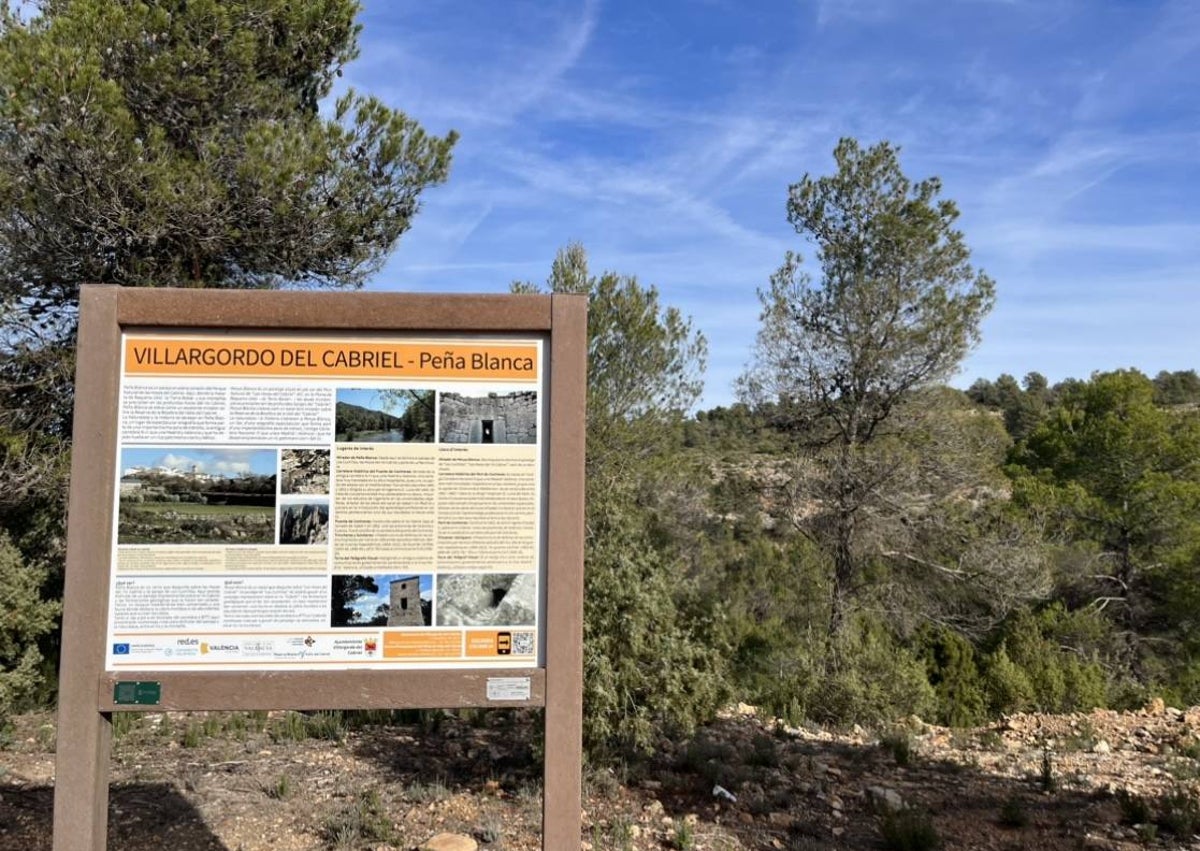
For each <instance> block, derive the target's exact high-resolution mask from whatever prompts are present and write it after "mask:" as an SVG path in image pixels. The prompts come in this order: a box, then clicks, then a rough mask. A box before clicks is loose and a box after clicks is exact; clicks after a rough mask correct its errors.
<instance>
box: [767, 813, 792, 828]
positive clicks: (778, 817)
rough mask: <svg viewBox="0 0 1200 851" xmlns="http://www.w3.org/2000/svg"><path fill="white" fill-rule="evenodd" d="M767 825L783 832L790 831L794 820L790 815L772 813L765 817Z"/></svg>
mask: <svg viewBox="0 0 1200 851" xmlns="http://www.w3.org/2000/svg"><path fill="white" fill-rule="evenodd" d="M767 823H768V824H770V825H771V827H778V828H782V829H783V830H791V828H792V825H794V824H795V823H796V819H795V818H793V817H792V814H791V813H785V812H773V813H770V814H769V815H768V816H767Z"/></svg>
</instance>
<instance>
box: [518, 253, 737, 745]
mask: <svg viewBox="0 0 1200 851" xmlns="http://www.w3.org/2000/svg"><path fill="white" fill-rule="evenodd" d="M513 290H514V291H516V292H540V291H542V290H543V288H542V287H539V286H537V285H535V284H529V283H514V284H513ZM545 290H548V291H550V292H555V293H587V295H588V299H589V307H588V393H587V438H588V442H587V459H586V472H587V533H586V538H585V554H584V559H585V573H584V705H585V713H584V738H585V742H586V745H587V747H588V749H589V751H590V752H591V753H592V754H593V755H603V754H605V753H609V752H611V751H613V750H619V749H624V748H634V749H641V750H644V749H648V748H649V747H650V746H651V744H652V743H653V742H654V741H655V738H656V736H657V735H659V734H660V733H662V732H664V731H668V730H672V729H688V728H690V727H692V726H694V725H695V724H696V723H697V722H699V721H702V720H706V719H707V718H709V717H710V716H711V714H712V713H713V711H714V710H715V709H716V707H717V705H718V703H719V701H720V699H721V698H722V696H723V682H724V680H723V677H722V671H721V666H722V664H723V661H722V657H721V655H720V653H719V652H718V650H719V648H718V647H717V646H716V643H715V641H714V637H713V636H712V635H711V634H708V633H705V632H702V631H701V628H700V625H699V624H697V623H695V622H694V621H693V620H691V619H690V618H688V617H687V612H686V603H687V598H688V594H689V590H690V587H689V583H688V582H687V579H686V576H685V575H684V573H685V572H684V564H683V560H682V558H681V556H680V554H679V552H678V551H677V548H676V547H675V546H674V545H673V542H672V540H671V534H670V530H671V529H672V528H673V527H677V526H678V524H679V523H680V522H681V521H679V520H677V519H675V518H672V517H670V516H664V515H670V514H671V513H672V506H671V505H670V504H669V503H667V502H666V501H665V500H663V499H662V497H661V494H662V493H664V492H666V491H670V490H671V489H672V488H671V486H670V485H669V484H666V483H668V482H674V481H676V480H677V478H676V477H677V476H678V472H679V470H678V465H676V464H675V461H676V460H677V458H678V449H679V446H678V434H679V431H678V429H677V428H676V426H677V425H678V423H679V420H680V419H681V416H682V414H683V413H684V412H685V411H686V410H687V408H688V407H690V406H691V405H692V404H693V403H694V402H695V400H696V398H697V397H698V395H699V393H700V389H701V381H700V373H701V371H702V370H703V365H704V355H705V350H706V347H705V342H704V338H703V337H702V336H701V335H700V334H699V333H697V332H695V331H694V330H693V329H692V327H691V323H690V321H689V320H688V319H686V318H685V317H684V316H683V315H682V314H680V313H679V311H678V310H676V309H675V308H670V307H662V306H660V304H659V300H658V292H657V290H655V289H654V288H653V287H646V286H643V285H642V284H640V283H639V282H638V281H637V280H636V279H635V278H632V277H629V276H625V275H618V274H614V273H611V272H607V273H605V274H603V275H600V276H593V275H591V274H590V273H589V271H588V266H587V255H586V253H585V252H584V249H583V246H581V245H578V244H572V245H569V246H567V247H566V248H564V249H563V250H561V251H559V252H558V255H557V257H556V258H555V260H554V263H553V266H552V267H551V272H550V277H549V279H548V281H547V283H546V286H545Z"/></svg>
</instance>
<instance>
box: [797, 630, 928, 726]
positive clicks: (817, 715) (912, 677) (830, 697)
mask: <svg viewBox="0 0 1200 851" xmlns="http://www.w3.org/2000/svg"><path fill="white" fill-rule="evenodd" d="M832 652H833V654H834V660H833V661H834V665H833V668H832V671H831V672H830V673H829V674H828V675H827V676H825V677H823V678H819V679H814V681H813V688H812V689H811V691H810V692H809V694H808V695H807V699H806V704H807V714H808V715H809V717H811V718H812V719H814V720H816V721H822V722H829V723H836V724H846V723H851V722H856V723H862V724H877V725H878V724H885V723H887V722H890V721H893V720H895V719H896V718H902V717H905V716H908V715H921V716H929V715H930V713H931V712H932V711H933V710H934V707H935V706H936V702H937V699H936V696H935V695H934V691H933V687H932V686H931V685H930V684H929V680H928V679H927V678H926V676H925V665H924V664H923V663H922V662H921V660H920V659H918V658H917V657H916V656H915V655H914V654H913V653H912V652H911V651H910V650H909V649H908V648H906V647H904V646H903V645H902V644H900V643H899V642H898V641H896V639H895V638H893V637H892V636H891V635H890V634H889V632H888V630H887V629H886V628H885V627H884V625H883V624H882V623H879V622H877V621H872V620H870V619H868V618H866V617H860V618H858V619H856V621H855V623H854V624H852V625H851V626H850V628H848V629H847V630H846V635H845V637H843V638H842V639H840V640H839V641H838V642H837V643H836V644H835V645H834V647H833V650H832Z"/></svg>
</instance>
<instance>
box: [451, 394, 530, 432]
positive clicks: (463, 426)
mask: <svg viewBox="0 0 1200 851" xmlns="http://www.w3.org/2000/svg"><path fill="white" fill-rule="evenodd" d="M438 435H439V438H438V439H439V440H440V441H441V442H442V443H537V393H536V392H535V391H532V390H524V391H519V392H516V393H489V394H487V395H486V396H463V395H462V394H460V393H442V394H441V424H440V427H439V429H438Z"/></svg>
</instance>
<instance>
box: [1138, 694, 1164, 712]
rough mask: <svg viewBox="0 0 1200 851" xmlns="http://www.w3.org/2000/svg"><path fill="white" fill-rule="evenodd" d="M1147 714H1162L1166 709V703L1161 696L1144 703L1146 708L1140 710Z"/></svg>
mask: <svg viewBox="0 0 1200 851" xmlns="http://www.w3.org/2000/svg"><path fill="white" fill-rule="evenodd" d="M1142 711H1143V712H1145V713H1146V714H1147V715H1162V714H1163V713H1164V712H1166V711H1167V704H1166V703H1165V702H1164V701H1163V699H1162V698H1161V697H1156V698H1154V699H1153V700H1151V701H1150V702H1149V703H1147V704H1146V708H1145V709H1144V710H1142Z"/></svg>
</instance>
